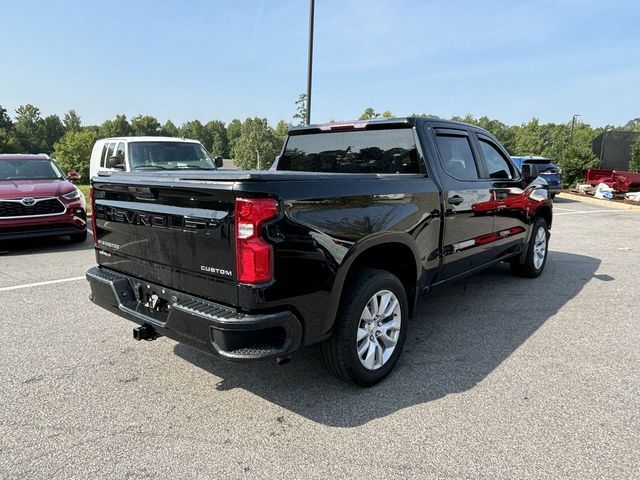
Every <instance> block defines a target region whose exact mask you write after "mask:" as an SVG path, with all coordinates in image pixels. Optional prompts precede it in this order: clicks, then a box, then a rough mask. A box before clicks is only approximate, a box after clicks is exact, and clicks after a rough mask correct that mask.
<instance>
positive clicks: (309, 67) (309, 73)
mask: <svg viewBox="0 0 640 480" xmlns="http://www.w3.org/2000/svg"><path fill="white" fill-rule="evenodd" d="M314 7H315V0H310V3H309V56H308V62H307V118H306V122H307V125H309V124H310V123H311V78H312V70H313V13H314Z"/></svg>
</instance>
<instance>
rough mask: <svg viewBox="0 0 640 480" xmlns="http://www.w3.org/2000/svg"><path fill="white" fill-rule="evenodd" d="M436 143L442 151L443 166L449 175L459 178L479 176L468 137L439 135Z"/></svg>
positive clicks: (468, 178) (475, 177) (474, 178)
mask: <svg viewBox="0 0 640 480" xmlns="http://www.w3.org/2000/svg"><path fill="white" fill-rule="evenodd" d="M436 143H437V144H438V150H439V151H440V158H441V159H442V167H443V168H444V170H445V171H446V172H447V173H448V174H449V175H451V176H452V177H454V178H457V179H458V180H477V179H478V178H479V177H478V169H477V167H476V161H475V159H474V158H473V152H472V151H471V145H470V144H469V138H468V137H463V136H454V135H437V136H436Z"/></svg>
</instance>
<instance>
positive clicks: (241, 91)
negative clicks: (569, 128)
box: [0, 0, 640, 126]
mask: <svg viewBox="0 0 640 480" xmlns="http://www.w3.org/2000/svg"><path fill="white" fill-rule="evenodd" d="M0 3H1V5H0V31H1V32H2V41H1V42H0V105H3V106H4V107H5V108H7V109H9V111H10V112H11V113H13V110H14V109H15V107H16V106H18V105H20V104H22V103H33V104H34V105H36V106H38V107H40V109H41V110H42V113H43V114H44V115H47V114H52V113H57V114H59V115H62V114H63V113H64V112H65V111H66V110H68V109H70V108H74V109H75V110H76V111H77V112H78V113H79V114H80V115H81V116H82V119H83V123H85V124H91V123H99V122H102V121H103V120H105V119H107V118H112V117H113V116H114V115H115V114H116V113H125V114H127V116H129V117H131V116H133V115H136V114H139V113H143V114H151V115H155V116H157V117H158V119H159V120H160V121H161V122H164V121H165V120H167V119H168V118H170V119H172V120H173V121H174V122H175V123H177V124H179V123H182V122H184V121H186V120H190V119H193V118H198V119H200V120H202V121H206V120H209V119H221V120H224V121H229V120H231V119H232V118H236V117H237V118H241V119H244V118H245V117H247V116H256V115H257V116H266V117H267V118H268V119H269V121H271V122H273V123H275V122H276V121H277V120H279V119H281V118H284V119H287V120H291V116H292V115H293V113H294V109H295V106H294V102H295V100H296V98H297V97H298V95H299V94H300V93H302V92H304V91H305V88H306V61H307V58H306V54H307V50H306V49H307V27H308V3H309V2H308V1H307V0H262V1H261V0H243V1H242V0H234V1H232V0H225V1H222V0H218V1H214V0H210V1H204V0H203V1H195V0H193V1H187V0H184V1H181V2H180V1H163V0H154V1H133V0H132V1H118V0H111V1H108V2H101V1H76V0H66V1H32V0H0ZM315 43H316V52H315V63H314V93H313V105H312V107H313V108H312V114H313V115H312V116H313V118H312V120H313V121H314V122H323V121H328V120H331V119H342V120H346V119H352V118H356V117H357V116H358V115H359V114H360V113H361V112H362V111H363V110H364V108H365V107H367V106H373V107H374V108H375V109H376V110H377V111H380V112H381V111H383V110H385V109H389V110H391V111H393V112H394V113H395V114H397V115H408V114H411V113H412V112H427V113H434V114H438V115H440V116H444V117H449V116H451V115H456V114H457V115H464V114H466V113H472V114H474V115H475V116H481V115H488V116H490V117H495V118H498V119H500V120H502V121H504V122H507V123H520V122H523V121H526V120H528V119H530V118H531V117H533V116H536V117H538V118H539V119H540V120H541V121H544V122H547V121H549V122H563V121H569V120H570V119H571V116H572V115H573V114H574V113H577V114H581V115H582V119H583V121H585V122H588V123H591V124H592V125H594V126H599V125H605V124H609V123H610V124H623V123H625V122H626V121H627V120H629V119H631V118H634V117H638V116H640V0H627V1H616V0H609V1H606V2H605V1H602V0H596V1H591V0H567V1H563V0H557V1H549V0H537V1H533V0H531V1H529V2H522V1H515V0H511V1H509V0H495V1H488V0H487V1H484V0H478V1H472V0H469V1H455V0H451V1H446V0H441V1H427V0H316V36H315Z"/></svg>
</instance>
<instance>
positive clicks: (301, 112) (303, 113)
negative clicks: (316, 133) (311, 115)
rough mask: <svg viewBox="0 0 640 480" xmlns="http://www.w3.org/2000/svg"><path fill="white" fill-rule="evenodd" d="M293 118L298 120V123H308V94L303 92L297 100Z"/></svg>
mask: <svg viewBox="0 0 640 480" xmlns="http://www.w3.org/2000/svg"><path fill="white" fill-rule="evenodd" d="M293 119H294V120H298V125H304V124H305V123H307V94H306V93H301V94H300V95H299V96H298V100H296V113H294V114H293Z"/></svg>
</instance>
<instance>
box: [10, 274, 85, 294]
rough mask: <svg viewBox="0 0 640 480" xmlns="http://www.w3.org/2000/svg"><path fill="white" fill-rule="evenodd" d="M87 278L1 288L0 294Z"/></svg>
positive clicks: (70, 278)
mask: <svg viewBox="0 0 640 480" xmlns="http://www.w3.org/2000/svg"><path fill="white" fill-rule="evenodd" d="M84 279H85V277H84V276H82V277H69V278H61V279H59V280H49V281H47V282H37V283H27V284H25V285H14V286H12V287H0V292H8V291H9V290H20V289H21V288H31V287H41V286H43V285H54V284H56V283H66V282H76V281H78V280H84Z"/></svg>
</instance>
